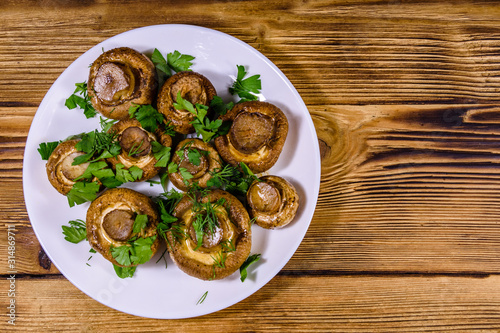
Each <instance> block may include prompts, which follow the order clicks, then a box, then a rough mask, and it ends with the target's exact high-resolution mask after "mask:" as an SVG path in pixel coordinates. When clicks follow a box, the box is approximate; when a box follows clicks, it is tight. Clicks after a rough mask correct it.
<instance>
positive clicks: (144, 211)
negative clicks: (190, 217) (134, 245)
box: [86, 188, 160, 267]
mask: <svg viewBox="0 0 500 333" xmlns="http://www.w3.org/2000/svg"><path fill="white" fill-rule="evenodd" d="M137 215H147V216H148V223H147V225H146V228H145V229H143V230H142V231H141V232H140V233H138V234H137V233H133V232H132V227H133V223H134V219H135V216H137ZM158 222H159V217H158V213H157V210H156V206H155V204H154V203H153V201H152V200H151V199H150V198H149V197H147V196H146V195H144V194H142V193H139V192H136V191H134V190H131V189H127V188H114V189H110V190H107V191H105V192H104V193H103V194H102V195H101V196H99V197H98V198H97V199H95V200H94V201H92V203H91V204H90V206H89V209H88V211H87V217H86V225H87V239H88V241H89V243H90V246H91V247H92V248H93V249H95V250H96V251H97V252H99V253H100V254H102V256H103V257H104V258H106V259H107V260H109V261H111V262H112V263H113V264H115V265H117V266H120V267H124V266H123V265H121V264H119V263H118V262H117V261H116V260H115V259H114V258H113V256H112V254H111V248H112V247H119V246H122V245H127V244H128V243H127V241H128V240H129V239H130V238H132V237H134V236H138V237H142V238H147V237H151V236H155V235H156V226H157V225H158ZM159 244H160V240H159V237H156V239H155V241H154V242H153V245H152V246H151V250H152V252H153V255H154V254H155V253H156V251H157V250H158V246H159ZM153 255H152V256H153ZM152 256H151V257H152ZM131 266H136V265H131Z"/></svg>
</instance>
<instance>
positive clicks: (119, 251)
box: [111, 235, 156, 278]
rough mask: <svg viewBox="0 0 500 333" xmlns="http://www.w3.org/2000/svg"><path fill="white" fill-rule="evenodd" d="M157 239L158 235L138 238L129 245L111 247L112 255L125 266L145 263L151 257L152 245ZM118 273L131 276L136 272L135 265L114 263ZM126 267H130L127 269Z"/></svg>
mask: <svg viewBox="0 0 500 333" xmlns="http://www.w3.org/2000/svg"><path fill="white" fill-rule="evenodd" d="M155 240H156V235H155V236H151V237H147V238H138V239H136V240H134V241H133V242H129V245H122V246H118V247H111V255H112V256H113V258H114V259H115V260H116V262H117V263H119V264H120V265H123V266H131V265H139V264H144V263H146V262H148V261H149V259H151V257H152V255H153V251H152V250H151V246H152V245H153V243H154V241H155ZM113 266H114V267H115V272H116V274H117V275H118V276H119V277H121V278H125V277H131V276H132V275H133V274H134V272H135V267H122V268H121V269H119V268H118V267H119V266H116V265H113ZM125 268H128V269H127V270H126V269H125Z"/></svg>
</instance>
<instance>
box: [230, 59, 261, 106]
mask: <svg viewBox="0 0 500 333" xmlns="http://www.w3.org/2000/svg"><path fill="white" fill-rule="evenodd" d="M236 67H237V68H238V74H237V76H236V80H235V81H234V83H233V85H232V86H231V87H230V88H229V93H230V94H231V95H238V96H239V97H240V101H239V102H238V103H241V102H246V101H256V100H258V99H259V97H258V96H257V94H259V93H260V90H261V89H262V83H261V80H260V75H259V74H256V75H252V76H250V77H247V78H245V76H246V75H247V74H248V73H247V71H246V70H245V66H241V65H236Z"/></svg>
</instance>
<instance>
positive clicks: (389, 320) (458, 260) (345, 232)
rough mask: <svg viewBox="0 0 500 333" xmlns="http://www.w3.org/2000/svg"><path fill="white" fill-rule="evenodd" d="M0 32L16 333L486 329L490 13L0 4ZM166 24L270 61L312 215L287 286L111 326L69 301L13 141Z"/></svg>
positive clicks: (58, 1) (98, 313)
mask: <svg viewBox="0 0 500 333" xmlns="http://www.w3.org/2000/svg"><path fill="white" fill-rule="evenodd" d="M0 19H1V21H0V193H1V197H0V198H1V200H0V235H4V236H0V259H1V261H2V262H3V264H1V265H0V274H2V277H3V278H2V280H0V288H1V289H0V299H1V300H2V303H1V304H7V302H8V298H7V296H6V291H7V289H8V285H7V282H6V278H7V277H8V274H7V271H8V268H7V265H6V261H7V259H6V258H7V246H8V244H7V230H6V228H7V225H8V224H15V225H16V229H17V233H16V242H17V246H16V266H17V270H18V273H19V274H20V275H18V277H17V283H18V284H17V287H18V289H17V291H18V294H17V299H18V301H19V308H18V318H17V325H16V328H18V329H19V331H27V330H32V331H57V330H66V329H69V330H74V331H96V332H98V331H102V330H103V329H106V327H105V326H103V325H104V324H103V323H108V324H112V325H114V327H117V328H118V330H123V331H127V330H137V329H138V328H139V327H142V329H146V330H148V331H155V330H162V331H165V330H166V328H169V329H171V330H174V331H176V330H177V331H183V332H188V331H196V330H198V329H199V327H201V326H203V327H205V328H207V331H214V332H215V331H222V330H224V331H235V332H240V331H273V330H275V331H278V330H280V329H281V330H285V329H290V330H300V331H314V332H318V331H335V330H337V331H343V332H345V331H356V332H359V331H363V330H365V331H389V330H399V331H409V330H414V331H432V330H443V331H452V330H473V329H476V330H479V329H483V330H491V331H494V330H497V329H500V317H499V311H500V305H499V304H500V284H499V283H498V277H499V273H500V259H499V257H500V256H499V255H498V253H500V225H499V223H498V222H499V221H500V208H499V206H498V205H499V203H500V191H499V187H500V168H499V166H500V165H499V164H500V94H499V90H500V76H499V70H500V29H499V28H498V27H499V23H500V5H499V4H498V2H496V1H453V2H451V1H450V2H448V1H417V2H412V3H407V2H405V1H348V0H345V1H326V0H325V1H276V2H275V1H234V2H232V1H222V2H217V1H210V2H204V1H195V2H181V3H179V4H176V3H174V2H172V3H164V2H160V1H140V2H122V1H107V0H102V1H64V0H40V1H3V2H1V3H0ZM165 23H184V24H195V25H200V26H204V27H208V28H213V29H216V30H219V31H222V32H225V33H228V34H231V35H233V36H235V37H237V38H239V39H241V40H243V41H245V42H247V43H249V44H250V45H252V46H253V47H255V48H257V49H258V50H259V51H261V52H262V53H263V54H264V55H266V56H267V57H268V58H269V59H270V60H272V61H273V62H274V63H275V64H276V65H277V66H278V67H279V68H280V69H281V70H282V71H283V72H284V73H285V74H286V75H287V77H288V78H289V79H290V80H291V82H292V83H293V84H294V85H295V87H296V88H297V90H298V91H299V93H300V94H301V96H302V98H303V99H304V101H305V103H306V104H307V106H308V108H309V111H310V113H311V116H312V118H313V121H314V124H315V126H316V131H317V134H318V139H319V141H320V147H321V153H322V183H321V191H320V196H319V200H318V206H317V209H316V212H315V216H314V218H313V221H312V223H311V227H310V229H309V231H308V233H307V235H306V237H305V239H304V241H303V243H302V244H301V246H300V247H299V249H298V251H297V252H296V254H295V255H294V257H293V258H292V259H291V260H290V262H289V263H288V264H287V265H286V266H285V268H284V269H283V271H282V272H281V273H280V274H279V275H278V276H277V277H276V278H275V279H273V280H272V281H271V282H270V283H269V284H268V285H266V286H264V287H263V288H262V289H261V290H260V291H259V292H258V293H256V294H255V295H253V296H251V297H250V298H248V299H247V300H245V301H243V302H241V303H239V304H237V305H235V306H233V307H230V308H229V309H226V310H223V311H221V312H219V313H216V314H212V315H208V316H204V317H202V318H196V319H191V320H182V321H160V320H149V319H143V318H136V317H132V316H129V315H125V314H122V313H119V312H117V311H115V310H112V309H108V308H106V307H105V306H102V305H100V304H99V303H97V302H96V301H94V300H92V299H90V298H89V297H87V296H86V295H84V294H83V293H81V292H80V291H78V290H77V289H76V288H75V287H73V286H72V285H71V284H70V283H69V282H68V281H67V280H65V279H64V277H62V276H61V275H60V274H59V272H58V270H57V269H56V268H55V267H54V265H53V264H51V262H50V260H48V258H47V257H46V255H45V254H44V252H43V250H42V249H41V248H40V245H39V243H38V241H37V239H36V237H35V235H34V233H33V231H32V229H31V225H30V222H29V218H28V216H27V213H26V209H25V207H24V201H23V191H22V163H23V161H22V159H23V151H24V143H25V141H26V138H27V135H28V130H29V126H30V123H31V120H32V118H33V116H34V114H35V112H36V109H37V106H38V105H39V104H40V102H41V100H42V98H43V96H44V95H45V93H46V92H47V90H48V89H49V88H50V86H51V84H52V83H53V82H54V80H55V79H56V78H57V77H58V76H59V75H60V74H61V73H62V71H63V70H64V69H65V68H66V67H67V66H68V65H69V64H71V63H72V62H73V61H74V60H75V59H76V58H77V57H78V56H80V55H81V54H82V53H83V52H85V51H86V50H88V49H89V48H91V47H92V46H94V45H95V44H97V43H99V42H101V41H102V40H104V39H106V38H108V37H111V36H113V35H115V34H118V33H121V32H124V31H127V30H130V29H133V28H137V27H141V26H145V25H153V24H165ZM2 318H3V317H2ZM89 318H95V319H92V320H89ZM241 318H244V319H243V320H242V319H241ZM69 323H71V324H69ZM4 325H6V321H5V320H3V319H2V321H1V322H0V328H1V327H4Z"/></svg>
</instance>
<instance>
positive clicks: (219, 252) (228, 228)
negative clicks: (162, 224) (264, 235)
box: [167, 190, 252, 280]
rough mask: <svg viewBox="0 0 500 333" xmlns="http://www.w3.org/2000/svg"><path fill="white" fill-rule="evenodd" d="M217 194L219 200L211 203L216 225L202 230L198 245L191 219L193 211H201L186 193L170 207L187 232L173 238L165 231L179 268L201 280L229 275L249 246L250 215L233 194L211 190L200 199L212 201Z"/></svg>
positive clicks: (241, 262) (244, 256)
mask: <svg viewBox="0 0 500 333" xmlns="http://www.w3.org/2000/svg"><path fill="white" fill-rule="evenodd" d="M221 198H222V199H223V200H224V201H223V204H222V205H220V206H215V207H214V210H215V212H216V216H217V220H218V227H217V228H215V230H214V232H207V233H205V235H204V237H203V242H202V245H201V246H200V247H199V248H197V245H198V241H197V239H196V234H195V233H194V231H193V230H192V229H193V221H194V220H195V219H196V215H197V214H204V211H203V210H201V211H197V209H196V206H195V205H194V204H193V201H192V199H191V198H190V197H188V196H187V195H185V196H184V197H183V198H182V199H181V201H180V202H179V203H178V204H177V206H176V207H175V209H174V216H175V217H177V218H178V219H179V221H178V222H176V223H178V225H179V226H180V228H181V229H182V230H183V231H184V233H185V234H186V235H187V236H186V237H185V238H184V239H180V240H176V239H175V237H174V235H173V233H172V232H171V231H170V232H168V233H167V238H168V242H169V244H170V246H168V249H169V252H170V256H171V258H172V260H173V261H174V262H175V263H176V264H177V265H178V266H179V268H180V269H181V270H182V271H184V272H185V273H187V274H189V275H191V276H194V277H196V278H199V279H202V280H218V279H222V278H225V277H227V276H229V275H231V274H232V273H234V272H235V271H236V270H238V269H239V268H240V266H241V265H242V264H243V263H244V262H245V260H246V259H247V258H248V255H249V254H250V250H251V247H252V230H251V225H250V218H249V216H248V213H247V211H246V209H245V207H244V206H243V204H242V203H241V202H240V201H239V200H238V199H237V198H236V197H234V196H233V195H231V194H229V193H228V192H225V191H222V190H214V191H211V192H210V194H209V195H207V196H206V197H204V198H202V199H201V200H200V202H201V203H207V202H211V203H216V202H217V201H218V200H219V199H221Z"/></svg>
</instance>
